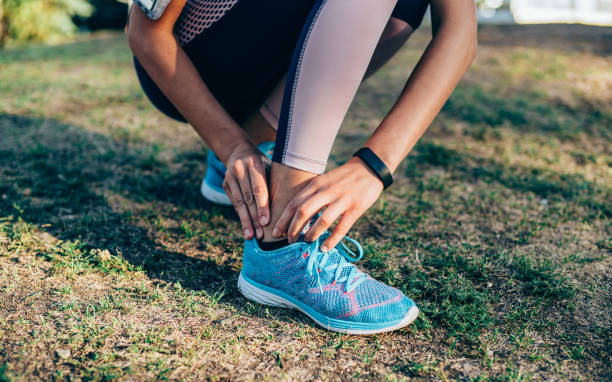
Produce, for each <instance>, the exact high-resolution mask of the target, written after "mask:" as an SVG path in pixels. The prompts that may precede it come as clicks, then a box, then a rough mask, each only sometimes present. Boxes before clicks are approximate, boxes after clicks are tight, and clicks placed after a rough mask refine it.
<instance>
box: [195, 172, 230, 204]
mask: <svg viewBox="0 0 612 382" xmlns="http://www.w3.org/2000/svg"><path fill="white" fill-rule="evenodd" d="M200 193H201V194H202V196H203V197H204V198H205V199H206V200H209V201H211V202H213V203H217V204H222V205H224V206H231V205H232V202H231V201H230V199H229V198H228V197H227V195H226V194H225V192H219V191H217V190H215V189H214V188H212V187H210V186H209V185H208V184H207V183H206V178H204V179H202V185H201V186H200Z"/></svg>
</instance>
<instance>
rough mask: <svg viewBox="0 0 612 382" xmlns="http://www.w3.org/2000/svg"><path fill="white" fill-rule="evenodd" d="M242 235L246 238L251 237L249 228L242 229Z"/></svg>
mask: <svg viewBox="0 0 612 382" xmlns="http://www.w3.org/2000/svg"><path fill="white" fill-rule="evenodd" d="M244 237H246V238H247V239H250V238H251V230H250V229H245V230H244Z"/></svg>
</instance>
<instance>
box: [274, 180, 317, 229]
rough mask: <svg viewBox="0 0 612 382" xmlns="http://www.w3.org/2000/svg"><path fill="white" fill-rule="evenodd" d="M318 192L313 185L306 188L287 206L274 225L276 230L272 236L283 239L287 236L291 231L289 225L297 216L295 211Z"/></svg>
mask: <svg viewBox="0 0 612 382" xmlns="http://www.w3.org/2000/svg"><path fill="white" fill-rule="evenodd" d="M315 192H316V187H314V186H312V184H309V185H307V186H306V187H304V189H303V190H301V191H300V192H298V193H297V194H296V195H295V196H294V197H293V199H291V201H290V202H289V203H288V204H287V206H286V207H285V209H284V210H283V212H282V213H281V216H280V217H279V218H278V220H277V221H276V223H275V224H274V229H273V230H272V235H274V236H275V237H281V236H283V235H285V234H286V233H287V231H288V229H289V225H290V224H291V221H292V220H293V217H294V216H295V211H296V210H297V209H298V207H299V206H301V205H302V204H303V203H304V202H305V201H306V200H308V198H309V197H310V196H312V195H314V194H315Z"/></svg>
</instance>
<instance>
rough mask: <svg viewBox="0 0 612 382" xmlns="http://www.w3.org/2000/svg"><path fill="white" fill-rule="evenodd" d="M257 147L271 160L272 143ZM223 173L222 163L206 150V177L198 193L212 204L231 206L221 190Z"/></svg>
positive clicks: (224, 169)
mask: <svg viewBox="0 0 612 382" xmlns="http://www.w3.org/2000/svg"><path fill="white" fill-rule="evenodd" d="M258 147H259V150H261V152H262V153H264V154H266V156H267V157H268V158H270V159H272V154H273V153H274V142H272V141H270V142H264V143H262V144H260V145H259V146H258ZM225 171H226V168H225V165H224V164H223V162H221V161H220V160H219V158H217V156H216V155H215V153H214V152H213V151H212V150H208V157H207V158H206V175H205V176H204V179H202V184H201V185H200V192H201V193H202V196H204V198H206V199H207V200H209V201H211V202H213V203H217V204H223V205H226V206H231V205H232V202H231V201H230V199H229V198H228V197H227V195H226V194H225V190H224V189H223V179H225Z"/></svg>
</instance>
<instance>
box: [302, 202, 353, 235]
mask: <svg viewBox="0 0 612 382" xmlns="http://www.w3.org/2000/svg"><path fill="white" fill-rule="evenodd" d="M344 211H345V208H344V206H342V204H340V203H334V204H331V205H329V206H328V207H327V208H326V209H325V211H323V213H322V214H321V216H319V217H318V218H317V221H316V222H315V224H314V225H313V226H312V227H310V229H309V230H308V232H307V233H306V235H305V236H304V240H305V241H307V242H313V241H315V240H317V239H318V238H319V236H321V235H322V234H323V232H325V230H327V229H328V228H329V227H330V226H331V225H332V224H333V223H334V222H335V221H336V219H338V218H339V217H340V216H341V215H342V213H343V212H344Z"/></svg>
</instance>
